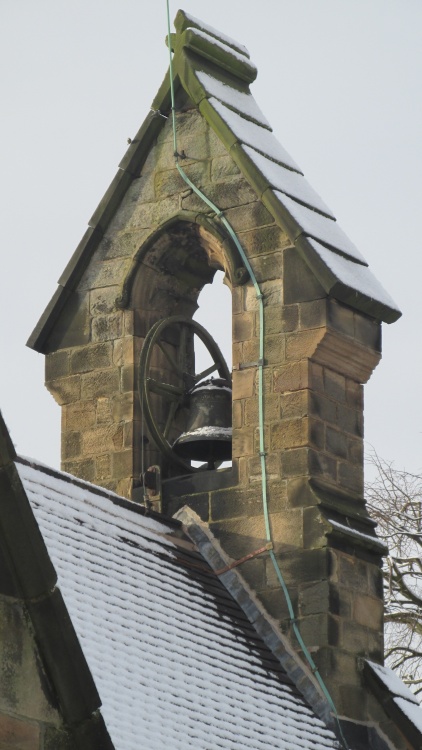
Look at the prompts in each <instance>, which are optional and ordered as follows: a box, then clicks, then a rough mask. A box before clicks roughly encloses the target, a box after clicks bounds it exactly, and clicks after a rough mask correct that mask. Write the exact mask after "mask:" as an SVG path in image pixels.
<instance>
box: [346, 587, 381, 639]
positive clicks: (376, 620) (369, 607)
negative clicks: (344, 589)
mask: <svg viewBox="0 0 422 750" xmlns="http://www.w3.org/2000/svg"><path fill="white" fill-rule="evenodd" d="M383 617H384V606H383V602H382V601H381V600H380V599H378V598H374V597H372V596H365V595H364V594H355V596H354V599H353V618H354V620H355V621H356V622H357V623H358V624H359V625H363V626H364V627H367V628H371V630H376V631H377V632H380V631H382V629H383Z"/></svg>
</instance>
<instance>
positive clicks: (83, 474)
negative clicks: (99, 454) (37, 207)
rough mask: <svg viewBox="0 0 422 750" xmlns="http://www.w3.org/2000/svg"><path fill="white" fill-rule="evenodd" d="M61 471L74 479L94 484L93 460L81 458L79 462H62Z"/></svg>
mask: <svg viewBox="0 0 422 750" xmlns="http://www.w3.org/2000/svg"><path fill="white" fill-rule="evenodd" d="M62 470H63V471H66V472H67V473H68V474H73V476H75V477H79V478H80V479H85V481H87V482H95V462H94V459H93V458H82V459H80V460H79V461H63V462H62Z"/></svg>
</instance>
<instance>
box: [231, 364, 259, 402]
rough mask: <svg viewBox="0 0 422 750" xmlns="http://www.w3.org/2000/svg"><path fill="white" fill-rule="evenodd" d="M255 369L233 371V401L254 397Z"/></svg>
mask: <svg viewBox="0 0 422 750" xmlns="http://www.w3.org/2000/svg"><path fill="white" fill-rule="evenodd" d="M254 383H255V368H254V367H250V368H248V369H247V370H234V372H233V401H234V400H236V399H241V398H250V397H251V396H253V395H254Z"/></svg>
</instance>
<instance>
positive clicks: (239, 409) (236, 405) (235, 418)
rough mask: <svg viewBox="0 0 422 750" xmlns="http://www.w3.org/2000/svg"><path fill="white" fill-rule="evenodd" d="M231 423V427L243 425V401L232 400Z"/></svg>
mask: <svg viewBox="0 0 422 750" xmlns="http://www.w3.org/2000/svg"><path fill="white" fill-rule="evenodd" d="M232 424H233V429H236V428H239V427H242V425H243V401H240V400H237V401H234V402H233V414H232Z"/></svg>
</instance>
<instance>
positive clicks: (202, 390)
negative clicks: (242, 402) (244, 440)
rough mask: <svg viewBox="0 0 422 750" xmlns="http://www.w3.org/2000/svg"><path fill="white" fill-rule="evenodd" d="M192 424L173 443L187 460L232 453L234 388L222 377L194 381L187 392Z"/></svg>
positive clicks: (221, 457) (210, 465) (216, 458)
mask: <svg viewBox="0 0 422 750" xmlns="http://www.w3.org/2000/svg"><path fill="white" fill-rule="evenodd" d="M188 398H189V424H188V427H187V429H186V431H185V432H183V433H182V434H181V435H179V437H178V438H177V440H175V442H174V443H173V450H174V451H175V453H177V455H178V456H180V457H181V458H184V459H187V460H188V461H206V462H207V463H208V468H211V469H212V468H213V467H214V464H215V462H216V461H229V460H230V459H231V457H232V389H231V383H230V382H229V381H227V380H224V379H223V378H216V379H214V378H211V379H210V380H204V381H203V382H202V383H198V384H197V385H195V386H194V387H193V388H192V390H191V391H190V392H189V394H188Z"/></svg>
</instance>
